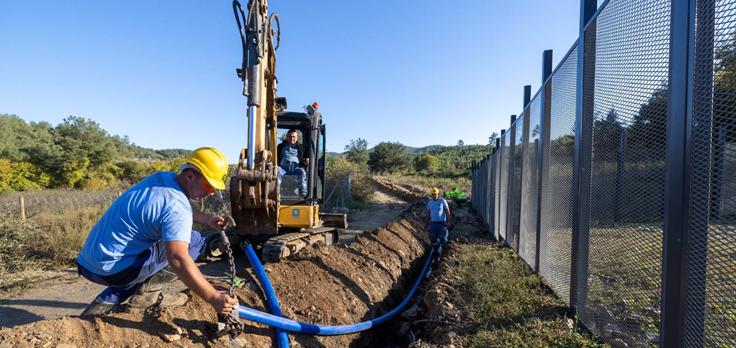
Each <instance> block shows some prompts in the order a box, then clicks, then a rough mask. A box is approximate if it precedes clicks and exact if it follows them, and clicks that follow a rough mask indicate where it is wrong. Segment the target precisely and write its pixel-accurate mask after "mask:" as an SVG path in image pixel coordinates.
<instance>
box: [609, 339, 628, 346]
mask: <svg viewBox="0 0 736 348" xmlns="http://www.w3.org/2000/svg"><path fill="white" fill-rule="evenodd" d="M608 344H610V345H611V347H613V348H629V345H628V344H626V342H624V340H622V339H620V338H616V339H613V340H611V341H610V342H608Z"/></svg>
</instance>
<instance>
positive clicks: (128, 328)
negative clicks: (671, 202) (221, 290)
mask: <svg viewBox="0 0 736 348" xmlns="http://www.w3.org/2000/svg"><path fill="white" fill-rule="evenodd" d="M412 206H413V207H414V209H411V210H408V211H406V213H405V217H404V218H403V219H402V220H400V221H398V222H392V223H390V224H388V225H387V226H385V227H383V228H379V229H377V230H375V231H373V232H370V233H365V234H363V235H361V236H359V237H358V238H357V239H356V241H355V242H353V243H351V244H348V245H334V246H326V245H321V244H320V245H316V246H314V247H311V248H308V249H306V250H304V251H303V252H302V253H300V254H298V255H296V256H295V257H292V258H290V259H287V260H281V261H279V262H277V263H272V264H266V265H265V268H266V270H267V272H268V274H269V277H270V279H271V282H272V284H273V286H274V289H275V291H276V294H277V296H278V297H279V301H280V304H281V308H282V311H283V314H284V316H285V317H288V318H291V319H295V320H299V321H305V322H310V323H316V324H323V325H345V324H354V323H358V322H361V321H365V320H371V319H374V318H376V317H378V316H380V315H382V314H384V313H386V312H388V311H390V310H392V309H393V308H394V307H395V306H396V305H397V304H398V303H399V302H400V301H401V300H403V296H405V295H406V293H407V292H408V290H409V288H410V287H411V285H413V282H414V281H415V278H416V276H417V274H415V272H418V271H419V270H420V269H421V266H422V265H423V261H424V259H423V256H424V255H425V253H426V252H427V250H428V242H429V238H428V235H427V233H426V231H425V230H426V227H425V225H424V223H423V206H422V205H421V204H414V205H412ZM239 276H240V277H241V278H244V279H246V280H247V281H248V282H247V283H246V285H245V286H244V287H243V288H241V289H236V293H237V295H238V296H239V298H240V300H241V305H244V306H247V307H251V308H255V309H258V310H262V311H267V310H266V308H267V305H266V302H265V298H264V297H263V295H262V293H261V291H260V288H259V287H258V286H257V285H256V281H255V280H254V277H253V275H252V274H251V272H250V271H249V270H244V271H241V272H240V274H239ZM221 285H225V284H221ZM190 297H191V300H190V301H189V302H188V303H187V304H186V305H183V306H178V307H174V308H168V309H157V308H154V309H149V310H147V311H144V312H129V313H118V314H113V315H109V316H106V317H86V318H79V317H68V318H62V319H58V320H46V321H39V322H35V323H31V324H28V325H22V326H18V327H14V328H11V329H3V330H0V347H37V346H43V347H74V346H76V347H110V346H114V347H169V346H172V345H174V346H186V347H227V346H228V344H229V342H228V339H227V338H220V339H214V335H213V334H214V330H215V327H214V323H215V320H216V319H215V313H214V311H213V310H212V308H211V307H210V306H209V305H207V304H206V303H204V302H203V301H202V300H201V299H199V298H198V297H197V296H193V295H190ZM385 325H392V324H391V323H390V322H389V323H388V324H385ZM377 332H378V331H376V330H370V331H367V332H363V333H357V334H351V335H344V336H310V335H302V334H289V338H290V340H291V344H292V346H293V347H309V346H322V347H345V346H348V345H357V346H373V345H375V344H378V342H379V341H380V340H381V339H383V337H377V336H380V335H378V334H377ZM166 338H168V339H174V341H173V343H167V342H166V341H165V339H166ZM239 339H240V342H238V343H239V344H240V345H243V346H252V347H268V346H272V345H274V344H275V341H274V334H273V329H272V328H270V327H267V326H265V325H260V324H257V323H253V322H247V328H246V332H245V333H244V334H242V335H240V337H239ZM65 345H66V346H65Z"/></svg>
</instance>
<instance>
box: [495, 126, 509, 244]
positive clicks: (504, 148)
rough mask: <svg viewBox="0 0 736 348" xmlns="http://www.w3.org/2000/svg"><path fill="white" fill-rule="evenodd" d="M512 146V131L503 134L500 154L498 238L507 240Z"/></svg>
mask: <svg viewBox="0 0 736 348" xmlns="http://www.w3.org/2000/svg"><path fill="white" fill-rule="evenodd" d="M510 148H511V133H510V132H506V133H504V134H503V135H502V136H501V152H500V153H498V154H500V155H501V156H500V157H501V158H500V160H501V166H500V168H501V170H500V172H501V173H500V174H501V177H500V179H499V181H500V182H502V184H501V189H500V190H499V197H498V200H499V207H500V208H499V211H498V239H497V240H506V239H507V238H506V227H507V223H508V218H507V217H508V210H509V209H508V207H509V204H508V200H509V185H508V182H509V160H510V157H511V156H509V152H510V150H509V149H510Z"/></svg>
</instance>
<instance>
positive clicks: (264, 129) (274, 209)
mask: <svg viewBox="0 0 736 348" xmlns="http://www.w3.org/2000/svg"><path fill="white" fill-rule="evenodd" d="M233 11H234V12H235V18H236V21H237V24H238V29H239V30H240V37H241V43H242V46H243V64H242V66H241V68H239V69H236V71H237V74H238V77H239V78H240V79H241V80H242V81H243V95H244V96H246V97H247V98H248V133H247V134H248V144H247V148H245V149H243V150H241V152H240V158H239V161H238V168H237V170H236V171H235V172H234V174H233V176H232V178H231V180H230V200H231V206H232V213H233V214H232V215H233V218H234V219H235V222H236V226H237V227H236V228H237V230H236V231H235V232H236V233H237V234H240V235H275V234H277V233H278V201H279V188H278V181H277V179H278V173H277V167H276V165H275V164H274V162H275V155H276V154H275V153H274V152H275V150H276V145H277V143H276V142H277V129H276V122H277V120H276V112H277V111H279V110H282V109H283V108H285V107H286V100H285V99H283V98H278V97H277V96H276V84H277V81H278V80H277V79H276V54H275V52H276V49H277V48H278V40H279V36H278V35H279V34H280V33H279V31H280V28H279V22H278V16H276V15H275V14H272V15H271V16H270V17H269V15H268V4H267V2H266V0H249V1H248V11H247V13H246V11H244V10H243V8H242V6H241V5H240V3H239V2H238V1H237V0H236V1H233ZM273 24H276V28H273V27H272V25H273ZM274 35H276V40H275V41H276V42H274Z"/></svg>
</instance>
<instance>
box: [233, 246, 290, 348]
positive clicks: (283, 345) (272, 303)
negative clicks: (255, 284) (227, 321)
mask: <svg viewBox="0 0 736 348" xmlns="http://www.w3.org/2000/svg"><path fill="white" fill-rule="evenodd" d="M244 249H245V255H247V256H248V260H249V261H250V264H251V265H252V266H253V270H254V271H255V272H256V277H258V281H259V282H260V283H261V287H262V288H263V293H264V294H265V295H266V302H268V307H269V309H270V310H271V313H272V314H273V315H274V316H276V317H281V316H282V314H281V307H280V306H279V300H278V299H277V298H276V292H274V291H273V286H271V281H270V280H268V275H266V270H264V269H263V265H262V264H261V260H259V259H258V256H257V255H256V252H255V251H254V250H253V247H252V246H251V245H250V243H247V244H246V246H245V248H244ZM240 308H244V307H240ZM274 330H276V341H277V342H278V345H279V348H289V335H288V333H286V331H284V330H282V329H280V328H278V327H275V328H274Z"/></svg>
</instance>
